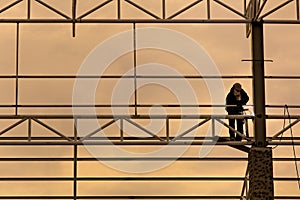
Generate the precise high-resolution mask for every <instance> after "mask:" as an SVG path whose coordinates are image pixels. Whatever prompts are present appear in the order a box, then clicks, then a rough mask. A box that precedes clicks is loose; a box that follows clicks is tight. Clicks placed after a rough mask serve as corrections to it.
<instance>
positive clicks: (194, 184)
mask: <svg viewBox="0 0 300 200" xmlns="http://www.w3.org/2000/svg"><path fill="white" fill-rule="evenodd" d="M42 1H43V2H45V3H47V4H49V5H51V6H53V7H55V8H57V9H58V10H59V11H61V12H62V13H64V14H66V15H67V16H70V17H71V16H72V0H42ZM13 2H15V1H13V0H0V10H1V8H4V7H5V6H7V5H9V4H11V3H13ZM103 2H105V1H103V0H77V12H76V16H80V15H82V14H84V13H86V12H87V11H89V10H91V9H93V8H94V7H95V6H97V5H99V4H101V3H103ZM116 2H117V1H112V2H111V3H109V4H107V5H106V6H104V7H103V8H101V9H99V10H97V11H95V12H94V13H92V14H91V15H89V16H87V17H86V19H99V18H100V19H115V18H116V5H117V3H116ZM134 2H135V3H136V4H139V5H141V6H143V7H144V8H146V9H147V10H149V11H151V12H152V13H154V14H155V15H157V16H161V13H162V8H161V0H134ZM193 2H195V1H194V0H184V1H183V0H166V16H170V15H172V14H174V13H176V12H177V11H178V10H180V9H182V8H184V7H185V6H187V5H189V4H191V3H193ZM222 2H224V3H226V4H228V5H230V6H232V7H233V8H235V9H237V10H239V11H240V12H241V13H243V12H244V11H243V1H236V0H235V1H232V0H222ZM283 2H285V1H284V0H269V1H268V2H267V3H266V5H265V8H264V10H263V12H262V14H264V13H267V12H268V11H270V10H272V9H273V8H275V7H276V6H278V5H280V4H281V3H283ZM27 5H28V4H27V0H24V1H23V2H20V3H19V4H17V5H15V6H14V7H12V8H10V9H9V10H7V11H5V12H3V13H0V19H26V18H27ZM206 5H207V1H203V2H201V3H199V4H197V5H196V6H194V7H192V8H191V9H190V10H188V11H186V12H184V13H182V14H181V15H179V16H177V17H176V19H206V14H207V13H206ZM30 6H31V18H32V19H62V18H61V16H59V15H57V14H56V13H54V12H52V11H50V10H49V9H47V8H45V7H44V6H43V5H41V4H40V3H38V2H36V1H34V0H31V5H30ZM295 6H296V1H293V2H291V3H290V4H288V5H287V6H285V7H283V8H282V9H280V10H279V11H277V12H275V13H273V14H271V15H270V16H268V17H266V19H270V20H271V19H295V17H296V13H295V10H296V8H295ZM121 8H122V9H121V18H122V19H151V17H150V16H148V15H146V14H145V13H143V12H141V11H139V10H138V9H137V8H134V7H133V6H132V5H129V4H128V3H126V1H123V0H121ZM211 18H212V19H240V17H239V16H237V15H236V14H234V13H232V12H230V11H228V10H226V9H225V8H223V7H221V6H220V5H219V4H217V3H215V2H213V1H212V2H211ZM0 27H1V29H0V30H1V31H0V55H1V56H0V75H1V76H6V75H7V76H9V75H11V76H14V75H15V74H16V50H17V49H16V33H17V32H16V31H17V25H16V23H0ZM146 27H148V28H153V27H155V28H166V29H171V30H173V31H177V32H179V33H181V34H184V35H186V36H188V37H190V38H192V39H193V40H194V41H195V42H196V43H197V44H198V45H199V46H202V48H203V49H204V50H205V51H206V52H207V53H208V54H209V55H210V57H211V59H212V60H213V62H214V63H215V65H216V66H217V69H218V70H219V72H220V75H224V76H236V75H240V76H251V75H252V71H251V63H250V62H242V60H243V59H251V39H250V38H246V26H245V24H243V23H236V24H222V23H218V24H205V23H204V24H196V23H189V24H183V23H182V24H171V23H169V24H158V23H150V24H146V23H137V24H136V28H137V29H139V28H146ZM132 28H133V25H132V24H131V23H114V24H113V23H111V24H109V23H105V24H104V23H103V24H97V23H81V24H80V23H78V24H76V36H75V37H72V24H70V23H66V24H63V23H60V24H43V23H20V26H19V31H20V32H19V34H20V35H19V47H18V48H19V54H18V55H19V57H18V70H19V75H20V76H22V75H24V76H25V75H74V76H75V75H77V74H78V73H79V69H80V66H81V65H82V63H83V62H84V60H85V59H86V58H87V56H88V55H89V53H90V52H91V51H92V50H93V49H94V48H95V47H96V46H97V45H99V44H101V43H102V42H104V41H107V40H108V39H110V38H111V37H113V36H115V35H116V34H120V33H123V32H125V31H130V30H132ZM299 35H300V25H291V24H290V25H284V24H265V25H264V39H265V41H264V45H265V51H264V52H265V59H271V60H273V62H266V63H265V74H266V75H267V76H300V69H299V64H300V54H299V47H300V37H299ZM153 37H159V36H155V35H153ZM174 42H176V41H174ZM177 45H184V44H177ZM190 53H191V54H192V53H193V52H190ZM136 56H137V66H140V65H145V64H149V63H160V64H163V65H165V66H169V67H171V68H172V69H175V70H176V71H177V72H178V73H179V74H180V75H199V74H197V72H196V70H195V69H194V68H193V66H192V65H191V63H189V62H188V61H187V60H185V59H184V58H182V57H180V56H178V55H175V54H174V53H172V52H166V51H161V50H155V49H142V50H139V51H137V52H136ZM99 62H100V63H99V65H101V61H99ZM133 65H134V60H133V52H129V53H127V54H124V55H121V56H119V57H118V58H117V59H116V60H114V62H112V63H111V64H110V65H109V66H108V67H107V68H106V71H105V73H104V75H124V74H125V73H127V72H129V73H132V71H131V72H130V70H132V69H133ZM137 73H139V71H137ZM117 81H118V80H117V79H104V80H101V81H99V84H98V87H97V91H96V94H95V102H96V104H110V103H111V99H112V95H113V89H114V86H115V85H116V83H117ZM188 82H189V84H190V85H191V87H192V88H193V91H194V93H195V95H196V97H197V103H198V104H212V100H211V97H210V94H209V91H208V88H207V85H206V82H205V81H204V80H203V79H191V80H188ZM234 82H240V83H242V85H243V88H244V89H245V90H246V91H247V93H248V95H249V96H250V101H249V103H248V104H249V105H252V102H253V101H252V90H253V88H252V79H250V78H241V79H223V80H222V84H223V86H224V91H223V92H224V94H227V93H228V92H229V90H230V88H231V86H232V84H233V83H234ZM0 83H1V84H0V92H1V94H2V95H0V105H14V104H15V102H16V90H15V88H16V81H15V79H14V78H1V79H0ZM265 83H266V88H265V89H266V104H267V105H285V104H287V105H300V95H299V94H298V92H300V79H266V81H265ZM18 84H19V85H18V87H19V90H18V99H17V100H18V104H19V105H71V104H72V95H73V90H74V84H75V79H64V78H62V79H41V78H39V79H34V78H26V79H25V78H24V79H22V78H20V79H19V81H18ZM129 84H130V81H129ZM178 87H179V88H180V85H179V84H178ZM183 89H184V88H183ZM125 103H129V104H132V103H134V97H133V96H132V97H130V99H129V102H125ZM138 103H139V104H156V105H157V104H158V105H159V104H178V103H180V102H178V99H176V94H173V93H172V91H170V90H169V89H168V88H165V87H162V86H160V85H157V84H152V85H151V84H149V85H147V86H143V87H141V88H139V90H138ZM217 103H218V104H224V103H225V96H224V98H221V99H219V100H218V102H217ZM18 112H19V114H20V115H48V114H51V115H65V114H68V115H72V108H41V107H37V108H19V110H18ZM96 112H97V114H111V110H110V109H103V108H99V109H96ZM130 112H131V114H132V113H134V111H133V109H130ZM139 112H140V114H148V113H149V109H140V110H139ZM153 112H156V113H160V112H161V111H160V110H155V109H154V111H153ZM164 112H166V113H167V114H174V113H178V112H179V111H178V109H166V110H165V111H164ZM193 112H195V110H193ZM196 112H198V113H199V114H211V109H208V108H199V109H197V110H196ZM218 112H219V114H226V113H225V110H224V109H223V108H222V109H220V110H218ZM266 112H267V114H270V115H272V114H273V115H275V114H276V115H283V113H284V111H283V108H267V109H266ZM289 112H290V114H292V115H299V108H290V109H289ZM14 113H15V109H14V108H8V107H1V108H0V115H14ZM43 121H44V122H45V123H47V124H49V125H51V126H53V127H54V128H55V129H56V130H59V131H61V132H63V133H65V134H66V135H67V136H72V134H73V125H72V121H71V120H43ZM14 122H16V120H7V119H1V120H0V128H1V130H3V129H5V128H7V127H8V126H9V125H10V124H12V123H14ZM106 122H107V120H102V121H101V120H100V123H106ZM139 123H141V124H144V125H145V126H150V125H149V124H151V122H149V121H147V120H144V121H143V120H141V121H139ZM251 123H252V122H251V121H249V128H250V136H253V131H252V127H253V125H252V124H251ZM284 123H285V125H286V124H287V123H288V122H287V121H286V122H284V121H283V120H282V119H280V120H268V121H267V133H266V134H267V136H268V137H271V136H273V135H274V134H276V133H277V132H278V131H280V130H281V129H282V127H283V125H284ZM218 127H219V128H220V130H221V131H220V136H223V137H227V136H228V130H227V129H226V128H224V127H222V126H220V125H218ZM117 128H118V127H116V125H113V126H112V127H110V129H108V130H107V134H111V135H112V136H118V132H117V133H116V130H117ZM172 128H173V129H172V130H173V131H174V132H176V131H177V130H178V129H179V128H178V124H177V122H173V124H172ZM208 129H209V125H204V126H203V127H200V128H199V129H197V130H196V131H193V133H194V134H196V135H197V136H205V134H206V132H207V131H208ZM26 131H27V124H21V125H20V126H18V127H16V128H14V129H13V130H11V131H9V132H8V133H5V134H4V135H3V136H23V137H24V136H26V133H27V132H26ZM131 131H132V132H131ZM134 131H137V130H136V129H134V128H132V127H130V126H129V125H126V126H125V132H126V134H127V135H129V136H135V135H134V134H137V135H139V134H141V133H139V132H138V131H137V132H135V133H134ZM164 131H165V128H162V129H161V130H159V134H163V132H164ZM299 131H300V125H299V124H298V125H295V126H294V127H293V134H294V136H295V137H300V135H299ZM32 135H33V136H51V135H52V136H53V133H51V132H50V131H47V130H45V129H44V128H41V127H40V126H38V125H37V124H35V123H33V124H32ZM142 136H144V135H142ZM284 136H287V137H288V136H290V132H289V131H287V132H285V133H284ZM0 139H1V137H0ZM120 148H121V149H124V150H127V151H129V152H134V153H136V154H139V153H145V152H153V151H157V150H159V149H160V148H161V147H158V146H142V145H140V146H135V147H132V146H129V147H128V146H126V147H124V146H123V147H120ZM201 148H202V147H199V146H192V147H189V148H188V150H187V151H186V152H185V153H184V155H183V156H186V157H197V156H198V154H199V151H200V150H201ZM295 150H296V153H297V156H298V157H299V156H300V149H299V147H298V146H296V147H295ZM107 151H109V150H107ZM78 155H79V157H92V156H93V155H92V154H91V152H89V151H88V150H86V149H85V147H84V146H80V147H79V149H78ZM72 156H73V146H59V145H58V146H0V158H3V157H4V158H7V157H20V158H28V157H62V158H67V157H68V158H71V157H72ZM207 156H208V157H243V158H247V154H246V153H244V152H240V151H238V150H236V149H233V148H230V147H228V146H215V147H214V148H212V149H211V151H210V153H209V154H208V155H207ZM273 156H274V157H275V158H282V157H288V158H293V149H292V146H278V147H276V148H275V149H274V150H273ZM0 162H1V163H0V177H72V176H73V162H72V161H61V162H60V161H52V162H50V161H34V162H32V161H31V162H30V161H18V162H9V161H0ZM123 164H124V165H126V163H120V165H123ZM134 164H135V165H137V166H138V167H140V168H143V167H145V166H143V165H145V164H147V163H145V162H143V163H138V162H135V163H134ZM246 167H247V161H239V162H236V161H187V162H184V161H176V162H174V163H171V164H169V165H167V166H166V167H164V168H160V169H158V170H155V171H152V172H148V173H126V172H122V171H118V170H116V169H113V168H111V167H109V166H106V165H105V164H104V163H101V162H97V161H81V162H80V163H79V164H78V176H79V177H102V176H104V177H110V176H111V177H118V176H120V177H123V176H125V177H126V176H127V177H135V176H142V177H144V176H145V177H151V176H153V177H156V176H170V177H173V176H187V177H197V176H199V177H210V176H212V177H244V175H245V172H246ZM273 167H274V177H293V178H295V177H296V171H295V163H294V162H292V161H290V162H279V161H278V162H274V166H273ZM242 184H243V182H242V181H219V182H217V181H190V182H184V181H158V182H155V181H152V182H151V181H150V182H147V181H135V182H134V181H133V182H130V181H115V182H113V181H102V182H101V181H79V182H78V186H77V188H78V195H82V196H89V195H112V196H113V195H125V196H128V195H132V196H134V195H204V196H205V195H207V196H214V195H215V196H218V195H220V196H222V195H230V196H238V195H240V193H241V190H242ZM274 186H275V195H278V196H284V195H291V196H297V197H300V190H299V188H298V185H297V182H296V181H278V182H275V183H274ZM18 195H20V196H22V195H23V196H24V195H33V196H35V195H37V196H39V195H45V196H51V195H58V196H70V195H73V182H72V181H48V182H47V181H32V182H29V181H27V182H26V181H19V182H18V181H0V196H18Z"/></svg>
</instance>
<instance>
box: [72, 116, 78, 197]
mask: <svg viewBox="0 0 300 200" xmlns="http://www.w3.org/2000/svg"><path fill="white" fill-rule="evenodd" d="M77 122H78V119H77V118H74V142H75V143H74V147H73V148H74V152H73V156H74V157H73V159H74V160H73V199H74V200H76V199H77V171H78V165H77V164H78V163H77V162H78V159H77V158H78V146H77V144H76V142H77V139H78V134H77V124H78V123H77Z"/></svg>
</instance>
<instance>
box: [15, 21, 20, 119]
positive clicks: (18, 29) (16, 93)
mask: <svg viewBox="0 0 300 200" xmlns="http://www.w3.org/2000/svg"><path fill="white" fill-rule="evenodd" d="M19 40H20V24H19V23H17V33H16V82H15V84H16V88H15V98H16V99H15V115H18V114H19V113H18V104H19Z"/></svg>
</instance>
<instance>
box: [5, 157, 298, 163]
mask: <svg viewBox="0 0 300 200" xmlns="http://www.w3.org/2000/svg"><path fill="white" fill-rule="evenodd" d="M167 160H176V161H197V162H199V161H210V162H211V161H228V162H232V161H239V162H242V161H245V162H246V161H248V158H246V157H245V158H242V157H204V158H199V157H179V158H177V157H149V158H148V157H80V158H77V161H79V162H80V161H82V162H87V161H167ZM295 160H296V161H300V158H273V161H274V162H294V161H295ZM36 161H41V162H42V161H44V162H47V161H60V162H70V161H72V162H73V161H74V158H62V157H48V158H39V157H32V158H0V162H36Z"/></svg>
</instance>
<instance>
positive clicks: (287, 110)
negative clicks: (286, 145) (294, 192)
mask: <svg viewBox="0 0 300 200" xmlns="http://www.w3.org/2000/svg"><path fill="white" fill-rule="evenodd" d="M284 107H285V110H286V112H287V115H288V120H289V124H291V117H290V116H291V115H290V112H289V108H288V105H285V106H284ZM290 133H291V138H292V146H293V154H294V161H295V169H296V174H297V180H298V181H297V182H298V189H299V190H300V179H299V170H298V165H297V154H296V149H295V143H294V135H293V128H292V127H290Z"/></svg>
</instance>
